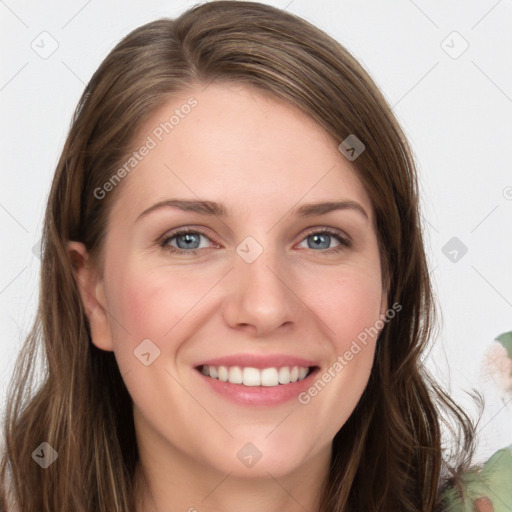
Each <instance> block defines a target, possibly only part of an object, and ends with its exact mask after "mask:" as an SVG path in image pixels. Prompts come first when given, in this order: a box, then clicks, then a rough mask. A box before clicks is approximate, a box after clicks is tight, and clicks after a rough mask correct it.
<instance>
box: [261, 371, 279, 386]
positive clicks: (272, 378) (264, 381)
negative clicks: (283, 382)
mask: <svg viewBox="0 0 512 512" xmlns="http://www.w3.org/2000/svg"><path fill="white" fill-rule="evenodd" d="M278 384H279V378H278V376H277V369H276V368H265V369H264V370H261V385H262V386H277V385H278Z"/></svg>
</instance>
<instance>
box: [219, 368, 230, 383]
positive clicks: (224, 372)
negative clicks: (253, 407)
mask: <svg viewBox="0 0 512 512" xmlns="http://www.w3.org/2000/svg"><path fill="white" fill-rule="evenodd" d="M217 371H218V372H219V380H221V381H222V382H227V380H228V378H229V374H228V369H227V368H226V367H225V366H219V368H218V369H217Z"/></svg>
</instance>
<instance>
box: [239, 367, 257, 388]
mask: <svg viewBox="0 0 512 512" xmlns="http://www.w3.org/2000/svg"><path fill="white" fill-rule="evenodd" d="M243 375H244V386H259V385H261V372H260V371H259V370H258V369H257V368H244V372H243Z"/></svg>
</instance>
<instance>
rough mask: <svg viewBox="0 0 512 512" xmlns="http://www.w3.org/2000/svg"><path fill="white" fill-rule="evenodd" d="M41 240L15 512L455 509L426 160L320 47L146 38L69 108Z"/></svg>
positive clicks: (251, 30)
mask: <svg viewBox="0 0 512 512" xmlns="http://www.w3.org/2000/svg"><path fill="white" fill-rule="evenodd" d="M43 240H44V244H43V258H42V272H41V276H42V277H41V297H40V304H39V311H38V317H37V321H36V324H35V326H34V328H33V331H32V333H31V335H30V336H29V338H28V340H27V343H26V346H25V347H24V350H23V353H22V354H21V356H20V359H19V363H18V365H17V368H16V374H15V381H14V387H13V389H14V390H15V391H14V393H13V396H12V397H11V401H10V403H9V408H8V410H7V420H6V425H5V438H6V453H5V457H4V459H3V461H2V468H1V471H2V473H1V474H2V480H3V482H4V485H5V487H4V493H5V494H6V493H7V489H8V490H9V491H10V496H11V498H12V501H13V502H14V501H16V508H14V505H13V509H17V510H20V512H28V511H35V510H37V511H56V510H83V511H93V510H94V511H105V512H106V511H109V512H111V511H114V510H116V511H123V512H125V511H136V512H141V511H150V510H151V511H153V510H154V511H162V510H189V511H193V510H198V511H202V510H228V511H230V510H235V509H237V510H240V509H243V510H245V511H249V512H250V511H252V510H261V509H265V510H268V511H273V510H275V511H277V510H287V511H288V510H290V511H295V510H310V511H340V512H341V511H360V510H366V511H377V510H380V511H389V510H396V511H398V510H404V511H413V510H414V511H418V510H422V511H431V510H442V509H443V508H446V503H445V501H444V500H443V496H444V494H443V490H444V488H445V487H446V486H448V485H451V484H452V483H454V482H456V481H457V477H455V478H452V479H451V480H448V476H447V475H449V474H450V473H449V470H450V469H452V470H453V471H452V472H453V474H454V475H459V474H460V473H461V472H462V471H464V470H465V469H467V467H468V465H469V463H470V460H471V454H472V449H473V437H474V427H473V425H472V424H471V421H470V420H469V418H468V417H467V415H466V414H465V413H464V412H463V411H462V410H461V409H460V408H459V407H458V406H457V405H456V404H455V403H454V402H453V401H452V400H451V399H450V398H449V397H448V396H447V395H446V394H445V393H444V392H443V391H442V390H441V389H440V388H439V387H438V386H437V385H436V383H435V382H433V381H432V380H431V379H430V377H429V376H428V374H427V373H426V371H425V369H424V368H423V367H422V366H421V364H420V355H421V353H422V350H423V348H424V347H425V346H426V344H427V342H428V340H429V338H430V336H431V333H432V327H433V322H434V313H435V309H434V303H433V298H432V292H431V287H430V281H429V273H428V268H427V262H426V258H425V253H424V248H423V241H422V234H421V228H420V215H419V205H418V192H417V183H416V173H415V168H414V162H413V160H412V158H411V155H410V150H409V147H408V144H407V141H406V140H405V137H404V135H403V133H402V131H401V129H400V127H399V125H398V123H397V121H396V119H395V118H394V116H393V114H392V112H391V111H390V109H389V106H388V105H387V104H386V102H385V100H384V98H383V96H382V95H381V93H380V91H379V90H378V88H377V87H376V85H375V84H374V83H373V82H372V80H371V79H370V77H369V76H368V75H367V73H366V72H365V71H364V70H363V69H362V67H361V66H360V65H359V64H358V63H357V61H355V59H354V58H353V57H352V56H351V55H350V54H349V53H348V52H347V51H346V50H345V49H344V48H343V47H341V46H340V45H339V44H338V43H337V42H335V41H333V40H332V39H331V38H330V37H328V36H327V35H326V34H324V33H323V32H321V31H320V30H318V29H317V28H315V27H313V26H311V25H310V24H308V23H306V22H305V21H303V20H301V19H299V18H297V17H295V16H293V15H291V14H288V13H286V12H283V11H280V10H278V9H275V8H272V7H269V6H264V5H261V4H258V3H252V2H225V1H216V2H211V3H207V4H204V5H201V6H198V7H195V8H193V9H190V10H189V11H187V12H185V13H184V14H183V15H182V16H180V17H179V18H178V19H176V20H169V19H162V20H158V21H155V22H152V23H149V24H147V25H144V26H142V27H140V28H138V29H136V30H134V31H133V32H132V33H131V34H129V35H128V36H127V37H126V38H124V39H123V40H122V41H121V42H120V43H119V44H118V45H117V46H116V48H114V50H113V51H112V52H111V53H110V54H109V55H108V56H107V58H106V59H105V60H104V62H103V63H102V64H101V66H100V67H99V69H98V70H97V72H96V73H95V74H94V76H93V77H92V79H91V81H90V83H89V84H88V86H87V87H86V90H85V91H84V94H83V96H82V98H81V100H80V102H79V105H78V107H77V110H76V113H75V116H74V120H73V124H72V126H71V129H70V133H69V135H68V138H67V141H66V143H65V146H64V149H63V152H62V156H61V158H60V160H59V163H58V166H57V169H56V173H55V177H54V181H53V184H52V188H51V192H50V197H49V199H48V207H47V212H46V217H45V224H44V233H43ZM196 244H197V245H196ZM318 244H320V245H318ZM40 342H42V343H43V346H44V349H45V357H46V363H47V368H48V372H47V374H46V378H45V380H44V383H43V384H42V385H41V386H40V388H39V389H38V390H37V391H36V392H35V393H34V394H33V396H30V399H29V400H28V401H24V400H25V399H26V394H27V392H28V390H29V388H28V386H29V383H30V381H31V377H32V371H33V368H32V366H31V360H32V357H33V355H34V353H35V351H36V350H37V347H38V343H40ZM444 414H446V415H448V416H451V417H452V418H453V420H454V421H456V422H458V424H459V425H460V428H461V439H460V440H459V442H460V446H461V450H460V453H459V454H458V455H455V456H454V457H453V459H452V460H450V461H449V463H448V464H445V462H444V460H443V453H442V450H441V432H440V424H441V419H442V418H443V417H444V416H443V415H444ZM4 499H6V498H4ZM6 506H7V504H6V503H5V504H4V507H6ZM478 506H480V505H478Z"/></svg>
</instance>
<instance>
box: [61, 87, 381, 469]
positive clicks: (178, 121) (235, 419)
mask: <svg viewBox="0 0 512 512" xmlns="http://www.w3.org/2000/svg"><path fill="white" fill-rule="evenodd" d="M191 97H193V98H194V99H193V100H191V99H190V98H191ZM185 105H188V107H186V106H185ZM172 116H174V117H172ZM166 123H167V124H166ZM137 141H138V143H137V144H136V145H135V146H134V148H133V149H134V151H136V155H134V157H133V158H134V159H135V160H133V161H131V164H130V163H129V164H128V165H127V167H126V168H125V170H126V169H129V172H126V173H123V172H120V173H119V174H118V176H117V178H120V177H121V178H122V180H121V183H120V184H119V185H117V186H118V187H121V188H120V189H119V190H116V191H115V193H116V194H118V195H117V196H116V198H115V202H114V205H113V209H112V211H111V214H110V217H109V222H108V231H107V236H106V240H105V246H104V251H105V252H104V256H105V259H104V268H103V270H104V274H103V278H99V277H96V276H95V275H93V274H91V273H88V271H86V270H82V271H81V276H80V277H81V282H82V284H83V283H88V284H87V286H88V288H87V290H88V291H85V290H86V287H83V288H82V296H83V299H84V301H85V302H86V303H87V311H88V316H89V320H90V326H91V334H92V338H93V342H94V344H95V345H97V346H98V347H100V348H102V349H104V350H113V351H114V352H115V357H116V360H117V362H118V364H119V368H120V372H121V374H122V376H123V379H124V381H125V383H126V386H127V388H128V391H129V393H130V395H131V397H132V398H133V402H134V419H135V426H136V431H137V439H138V443H139V449H140V450H141V451H142V452H145V453H147V454H151V455H150V457H151V458H152V460H154V461H155V463H157V462H156V461H157V460H159V458H160V457H165V459H166V460H169V459H170V458H172V460H179V461H180V463H181V464H189V465H191V466H190V467H193V466H194V465H206V466H207V467H209V468H213V469H215V470H218V471H220V472H222V473H224V474H227V473H231V474H232V475H241V476H254V477H256V476H265V477H267V476H268V473H270V474H271V475H273V476H274V477H278V476H280V475H285V474H287V473H290V472H292V471H293V470H294V469H296V468H298V467H300V466H303V465H307V464H313V461H315V460H320V459H322V460H323V461H325V460H327V459H328V457H329V455H330V447H331V441H332V439H333V437H334V435H335V434H336V432H337V431H338V430H339V429H340V428H341V426H342V425H343V424H344V423H345V422H346V420H347V418H348V417H349V416H350V414H351V413H352V411H353V410H354V408H355V406H356V404H357V402H358V400H359V399H360V397H361V394H362V392H363V390H364V388H365V386H366V384H367V381H368V378H369V374H370V370H371V367H372V363H373V356H374V349H375V342H376V338H377V335H376V334H374V333H375V329H373V330H372V331H371V334H373V335H368V332H370V331H368V330H369V329H370V328H372V327H374V326H375V325H376V324H377V325H378V326H380V327H381V328H382V322H379V319H380V318H381V316H380V315H383V314H384V313H385V312H386V308H387V302H386V291H385V290H384V289H383V287H382V282H381V267H380V261H379V252H378V246H377V238H376V234H375V231H374V229H373V214H374V213H373V210H372V206H371V203H370V200H369V198H368V196H367V194H366V193H365V191H364V189H363V186H362V184H361V182H360V181H359V179H358V178H357V177H356V174H355V173H354V172H353V170H352V168H351V164H350V162H349V161H348V160H347V159H346V158H345V156H344V155H342V154H341V152H340V151H339V150H338V148H337V144H336V142H335V141H334V140H333V139H332V138H330V136H328V135H327V134H326V132H325V131H324V130H323V129H322V128H321V127H320V126H319V125H317V124H316V123H315V122H314V121H312V120H311V119H310V118H309V117H307V116H306V115H305V114H303V113H301V112H300V111H299V110H297V109H295V108H294V107H292V106H290V105H289V104H287V103H284V102H281V101H280V100H278V99H276V98H271V97H268V96H266V95H263V94H262V93H261V92H258V91H257V90H255V89H250V88H247V87H245V86H240V85H234V84H231V85H227V84H224V85H221V84H212V85H210V86H208V87H206V88H204V89H202V90H201V89H193V90H190V91H186V92H182V93H181V94H179V95H176V97H175V98H174V99H173V100H170V101H169V102H168V103H166V104H165V105H164V106H162V107H161V108H159V109H158V110H156V111H155V112H154V113H153V114H152V115H151V116H150V117H149V118H147V119H146V120H145V122H144V124H143V125H142V126H140V127H139V129H138V137H137ZM142 146H145V147H146V150H144V149H141V148H142ZM123 174H126V176H124V177H123ZM117 181H119V180H113V182H115V183H116V184H117ZM111 188H115V187H114V186H113V185H110V186H109V185H108V184H107V185H105V186H104V187H102V191H97V195H98V197H101V196H102V194H103V195H106V194H108V193H114V192H112V191H111ZM98 200H102V199H98ZM203 201H205V202H207V204H206V205H202V203H201V202H203ZM346 201H350V203H348V206H345V207H341V208H338V209H331V208H328V207H314V208H313V207H312V206H309V207H307V208H306V206H305V205H313V204H318V203H334V202H346ZM214 203H215V207H214ZM173 204H174V206H173ZM221 209H222V213H221ZM212 211H213V212H214V214H212V213H211V212H212ZM300 212H302V214H301V213H300ZM178 229H179V230H182V231H184V232H186V233H187V234H183V233H181V235H175V234H174V232H175V231H176V230H178ZM325 230H329V233H322V231H325ZM338 236H339V237H340V238H339V239H338V238H337V237H338ZM340 240H341V241H340ZM72 247H74V248H77V247H79V245H77V244H75V245H74V246H72ZM72 247H70V248H72ZM92 297H94V298H95V299H97V302H96V300H93V299H92ZM365 329H366V331H365ZM363 339H364V341H362V340H363ZM294 368H295V369H294ZM306 372H308V375H307V376H306V377H304V374H305V373H306ZM205 373H206V374H209V375H205ZM297 378H298V379H299V380H297ZM226 379H228V380H227V381H226ZM290 380H296V382H290ZM286 382H289V383H286ZM262 384H263V385H262ZM198 467H199V466H198ZM203 467H204V466H203Z"/></svg>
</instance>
